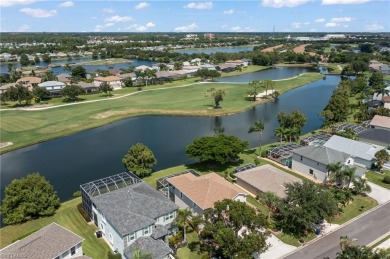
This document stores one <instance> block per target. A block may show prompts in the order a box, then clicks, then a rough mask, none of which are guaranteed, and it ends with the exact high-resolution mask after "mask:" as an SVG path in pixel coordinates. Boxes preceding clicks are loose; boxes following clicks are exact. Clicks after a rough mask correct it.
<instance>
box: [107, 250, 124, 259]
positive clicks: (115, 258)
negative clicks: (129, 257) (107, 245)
mask: <svg viewBox="0 0 390 259" xmlns="http://www.w3.org/2000/svg"><path fill="white" fill-rule="evenodd" d="M107 258H108V259H121V258H122V256H121V254H114V253H113V252H111V251H108V253H107Z"/></svg>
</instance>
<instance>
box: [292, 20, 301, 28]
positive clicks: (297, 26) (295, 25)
mask: <svg viewBox="0 0 390 259" xmlns="http://www.w3.org/2000/svg"><path fill="white" fill-rule="evenodd" d="M291 26H292V27H293V28H295V29H299V28H301V23H300V22H293V23H292V24H291Z"/></svg>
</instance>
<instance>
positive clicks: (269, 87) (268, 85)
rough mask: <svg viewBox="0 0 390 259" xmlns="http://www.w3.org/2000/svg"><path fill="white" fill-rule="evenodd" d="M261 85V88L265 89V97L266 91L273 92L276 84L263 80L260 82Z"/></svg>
mask: <svg viewBox="0 0 390 259" xmlns="http://www.w3.org/2000/svg"><path fill="white" fill-rule="evenodd" d="M262 85H263V87H264V89H265V95H267V91H268V90H273V89H274V87H275V85H276V84H275V82H274V81H272V80H264V81H263V82H262Z"/></svg>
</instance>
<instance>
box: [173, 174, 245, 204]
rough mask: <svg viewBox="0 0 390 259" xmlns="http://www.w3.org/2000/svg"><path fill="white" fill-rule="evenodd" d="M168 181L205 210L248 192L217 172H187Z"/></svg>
mask: <svg viewBox="0 0 390 259" xmlns="http://www.w3.org/2000/svg"><path fill="white" fill-rule="evenodd" d="M167 181H168V182H169V183H170V184H171V185H173V186H175V188H177V189H178V190H180V191H181V192H182V193H184V194H185V195H186V196H187V197H188V198H190V199H191V200H192V201H193V202H195V203H196V204H197V205H198V206H199V207H200V208H201V209H203V210H206V209H209V208H213V207H214V203H215V202H216V201H221V200H223V199H234V198H235V197H236V196H237V195H239V194H246V193H244V192H243V191H242V190H241V189H240V188H238V187H237V186H235V185H233V184H231V183H230V182H228V181H226V180H225V179H224V178H223V177H221V176H219V175H218V174H216V173H209V174H206V175H203V176H199V177H197V176H195V175H193V174H191V173H187V174H182V175H178V176H175V177H172V178H168V179H167Z"/></svg>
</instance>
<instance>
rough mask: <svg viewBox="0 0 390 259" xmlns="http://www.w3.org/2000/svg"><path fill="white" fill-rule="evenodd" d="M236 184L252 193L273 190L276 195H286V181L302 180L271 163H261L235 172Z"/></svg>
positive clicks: (257, 193)
mask: <svg viewBox="0 0 390 259" xmlns="http://www.w3.org/2000/svg"><path fill="white" fill-rule="evenodd" d="M234 176H235V177H236V178H237V180H236V184H237V185H239V186H241V187H242V188H244V189H245V190H247V191H249V192H250V193H252V194H253V195H259V194H261V193H264V192H273V193H275V194H276V195H277V196H278V197H280V198H283V197H285V196H286V194H285V193H284V190H285V187H284V185H285V184H286V183H294V182H302V180H301V179H299V178H297V177H295V176H292V175H291V174H288V173H285V172H283V171H282V170H280V169H278V168H276V167H274V166H272V165H262V166H258V167H254V168H250V169H248V170H244V171H240V172H238V173H235V174H234Z"/></svg>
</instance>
